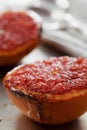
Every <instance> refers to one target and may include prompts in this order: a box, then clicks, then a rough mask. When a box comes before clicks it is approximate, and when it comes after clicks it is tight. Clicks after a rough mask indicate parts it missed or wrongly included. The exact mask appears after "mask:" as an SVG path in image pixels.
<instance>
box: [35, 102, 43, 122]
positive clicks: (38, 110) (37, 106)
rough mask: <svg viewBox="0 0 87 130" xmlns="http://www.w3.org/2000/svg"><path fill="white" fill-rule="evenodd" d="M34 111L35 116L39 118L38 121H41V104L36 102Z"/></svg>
mask: <svg viewBox="0 0 87 130" xmlns="http://www.w3.org/2000/svg"><path fill="white" fill-rule="evenodd" d="M36 109H37V112H38V113H37V114H38V115H37V116H38V118H39V120H41V121H43V114H42V102H38V101H37V103H36Z"/></svg>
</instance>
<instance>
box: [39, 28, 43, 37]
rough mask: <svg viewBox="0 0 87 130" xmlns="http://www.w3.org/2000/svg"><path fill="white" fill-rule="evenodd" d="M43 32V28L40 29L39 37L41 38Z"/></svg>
mask: <svg viewBox="0 0 87 130" xmlns="http://www.w3.org/2000/svg"><path fill="white" fill-rule="evenodd" d="M42 31H43V29H42V27H40V29H39V34H38V36H39V37H41V34H42Z"/></svg>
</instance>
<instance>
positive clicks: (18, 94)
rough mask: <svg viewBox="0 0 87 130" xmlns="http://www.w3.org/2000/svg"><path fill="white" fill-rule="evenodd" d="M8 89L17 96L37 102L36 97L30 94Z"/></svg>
mask: <svg viewBox="0 0 87 130" xmlns="http://www.w3.org/2000/svg"><path fill="white" fill-rule="evenodd" d="M10 91H11V93H13V94H14V95H16V96H17V97H21V98H26V99H29V100H30V101H36V102H37V99H36V98H34V97H32V96H30V95H25V94H24V93H22V92H19V91H13V90H10Z"/></svg>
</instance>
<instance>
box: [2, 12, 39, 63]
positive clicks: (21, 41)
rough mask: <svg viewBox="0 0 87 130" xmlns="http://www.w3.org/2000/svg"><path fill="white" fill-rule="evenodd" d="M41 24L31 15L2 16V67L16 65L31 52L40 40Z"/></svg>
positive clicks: (20, 13) (16, 13) (23, 13)
mask: <svg viewBox="0 0 87 130" xmlns="http://www.w3.org/2000/svg"><path fill="white" fill-rule="evenodd" d="M40 29H41V25H40V23H37V22H36V21H35V20H34V19H33V18H32V17H31V16H29V13H28V14H27V13H26V12H5V13H2V14H0V61H1V62H0V65H6V64H8V65H9V64H14V63H16V62H18V61H19V60H20V59H21V58H22V57H23V56H25V55H26V54H27V53H28V52H30V51H31V50H32V49H33V48H34V47H36V45H37V44H38V43H39V40H40V33H41V32H40Z"/></svg>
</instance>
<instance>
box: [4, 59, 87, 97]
mask: <svg viewBox="0 0 87 130" xmlns="http://www.w3.org/2000/svg"><path fill="white" fill-rule="evenodd" d="M5 85H6V86H7V87H8V88H10V89H15V91H19V92H22V93H24V94H25V95H28V93H30V92H35V93H42V94H53V95H55V94H59V95H61V94H64V93H67V92H71V91H72V90H74V91H76V90H83V89H87V60H86V59H82V58H70V57H60V58H51V59H49V60H45V61H42V62H36V63H35V64H28V65H23V66H20V67H18V68H16V70H14V71H12V72H11V73H10V74H8V75H7V78H6V80H5Z"/></svg>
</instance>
